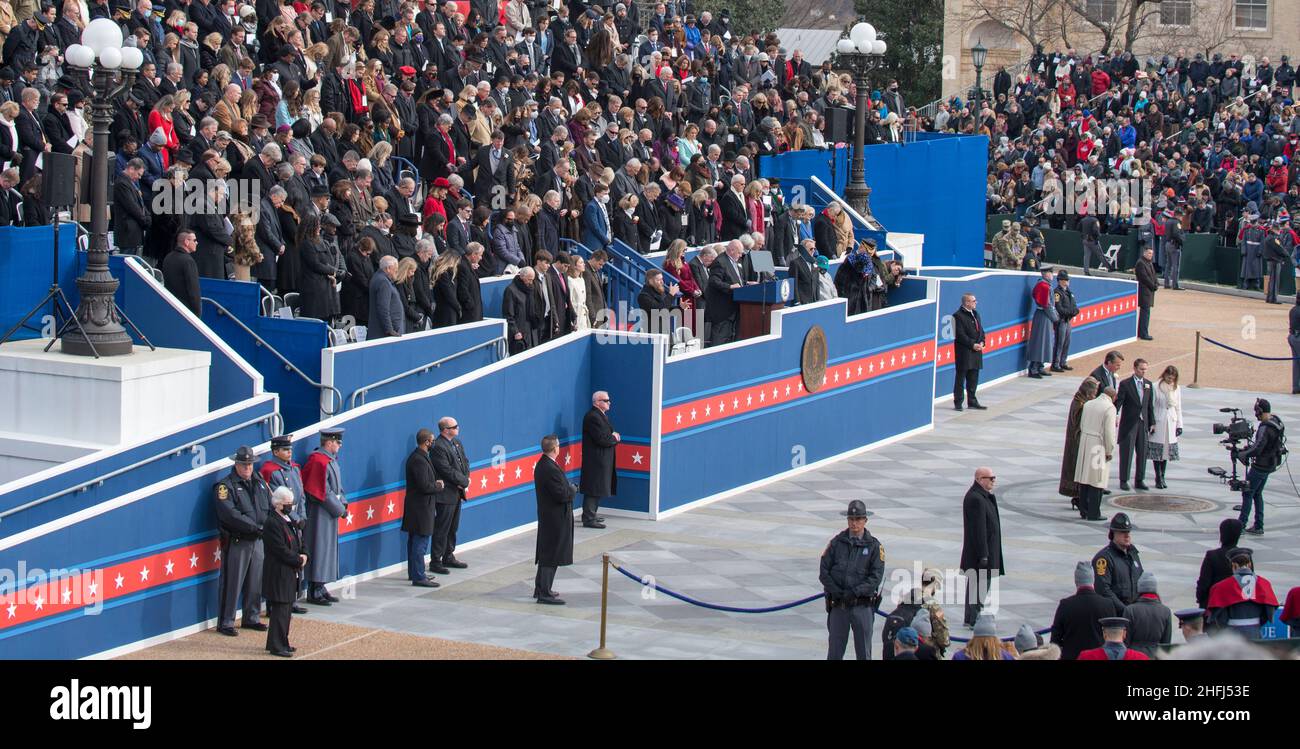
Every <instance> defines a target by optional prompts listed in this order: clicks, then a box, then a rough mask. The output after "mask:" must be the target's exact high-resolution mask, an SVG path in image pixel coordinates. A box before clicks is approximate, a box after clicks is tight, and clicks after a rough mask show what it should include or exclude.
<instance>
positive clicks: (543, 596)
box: [533, 434, 576, 605]
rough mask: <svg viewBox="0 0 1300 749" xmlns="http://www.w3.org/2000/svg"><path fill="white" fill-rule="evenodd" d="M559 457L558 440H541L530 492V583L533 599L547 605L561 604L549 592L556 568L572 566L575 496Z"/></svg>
mask: <svg viewBox="0 0 1300 749" xmlns="http://www.w3.org/2000/svg"><path fill="white" fill-rule="evenodd" d="M559 455H560V439H559V437H556V436H555V435H553V434H548V435H547V436H545V437H543V438H542V457H540V458H538V459H537V465H535V466H534V467H533V491H534V492H535V493H536V494H537V557H536V560H535V561H536V562H537V579H536V581H535V582H534V583H533V598H536V599H537V602H538V603H547V604H551V605H563V604H564V601H563V600H561V599H560V598H559V597H558V596H556V594H555V591H553V590H551V586H552V585H553V584H554V583H555V571H556V568H558V567H567V566H568V565H570V564H573V497H574V494H575V493H576V492H575V491H574V486H573V484H571V483H569V478H568V477H567V476H565V475H564V469H563V468H561V467H560V464H559V461H558V458H559Z"/></svg>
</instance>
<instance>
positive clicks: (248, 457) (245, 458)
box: [230, 445, 257, 463]
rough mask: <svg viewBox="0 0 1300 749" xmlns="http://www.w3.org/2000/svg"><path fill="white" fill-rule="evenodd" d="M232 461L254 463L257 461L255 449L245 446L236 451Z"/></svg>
mask: <svg viewBox="0 0 1300 749" xmlns="http://www.w3.org/2000/svg"><path fill="white" fill-rule="evenodd" d="M230 459H231V460H233V461H235V462H236V463H252V462H253V461H255V460H257V456H256V455H254V454H253V448H251V447H248V446H247V445H245V446H243V447H241V448H239V449H238V450H236V451H235V454H234V455H232V456H230Z"/></svg>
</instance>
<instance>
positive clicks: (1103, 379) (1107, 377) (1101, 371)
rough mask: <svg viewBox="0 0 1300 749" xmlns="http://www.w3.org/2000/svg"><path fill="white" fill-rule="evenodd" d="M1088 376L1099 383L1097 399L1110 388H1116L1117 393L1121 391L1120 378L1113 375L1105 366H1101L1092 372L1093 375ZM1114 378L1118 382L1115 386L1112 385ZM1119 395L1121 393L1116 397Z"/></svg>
mask: <svg viewBox="0 0 1300 749" xmlns="http://www.w3.org/2000/svg"><path fill="white" fill-rule="evenodd" d="M1088 376H1089V377H1091V378H1092V379H1094V380H1096V381H1097V396H1096V397H1098V398H1100V397H1101V393H1102V391H1103V390H1105V389H1106V388H1108V387H1114V388H1115V389H1116V390H1117V391H1118V389H1119V381H1118V380H1119V376H1118V375H1112V374H1111V373H1110V371H1109V370H1107V369H1106V365H1104V364H1102V365H1099V366H1098V367H1097V368H1096V369H1094V370H1092V373H1091V374H1090V375H1088ZM1112 377H1113V378H1114V379H1115V380H1116V381H1115V383H1114V384H1112V383H1111V378H1112ZM1118 395H1119V393H1118V392H1116V397H1118Z"/></svg>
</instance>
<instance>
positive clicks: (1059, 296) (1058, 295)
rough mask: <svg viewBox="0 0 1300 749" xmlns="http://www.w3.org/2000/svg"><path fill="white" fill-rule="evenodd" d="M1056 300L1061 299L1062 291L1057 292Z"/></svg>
mask: <svg viewBox="0 0 1300 749" xmlns="http://www.w3.org/2000/svg"><path fill="white" fill-rule="evenodd" d="M1056 301H1058V302H1059V301H1061V292H1059V291H1058V292H1056Z"/></svg>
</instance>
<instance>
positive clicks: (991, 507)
mask: <svg viewBox="0 0 1300 749" xmlns="http://www.w3.org/2000/svg"><path fill="white" fill-rule="evenodd" d="M996 478H997V477H996V476H994V475H993V469H991V468H985V467H983V466H981V467H980V468H976V469H975V482H974V483H973V484H971V487H970V489H968V490H967V491H966V497H965V498H964V499H963V500H962V506H961V515H962V524H963V526H964V528H963V532H962V547H961V570H962V572H963V573H965V575H966V577H967V583H966V615H965V621H966V624H967V625H968V626H971V627H974V626H975V619H976V618H977V617H978V616H979V613H980V609H981V608H983V606H984V599H985V597H986V596H987V595H988V592H989V589H990V587H991V586H992V584H993V578H994V577H996V576H997V575H1005V574H1006V569H1005V568H1004V567H1003V564H1002V520H1001V518H1000V516H999V515H998V500H997V497H995V496H994V495H993V482H994V481H995V480H996Z"/></svg>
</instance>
